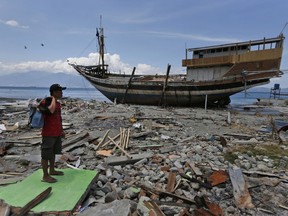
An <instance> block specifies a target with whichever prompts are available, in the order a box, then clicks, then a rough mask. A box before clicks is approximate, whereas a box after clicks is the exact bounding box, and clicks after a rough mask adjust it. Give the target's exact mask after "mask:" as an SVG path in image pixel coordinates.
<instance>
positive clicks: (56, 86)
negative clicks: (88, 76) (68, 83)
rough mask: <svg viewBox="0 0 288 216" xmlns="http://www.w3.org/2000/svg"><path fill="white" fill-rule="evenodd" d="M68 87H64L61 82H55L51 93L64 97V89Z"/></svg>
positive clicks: (57, 96)
mask: <svg viewBox="0 0 288 216" xmlns="http://www.w3.org/2000/svg"><path fill="white" fill-rule="evenodd" d="M65 89H66V87H62V86H61V85H59V84H53V85H51V86H50V95H51V96H54V97H56V99H60V98H62V90H65Z"/></svg>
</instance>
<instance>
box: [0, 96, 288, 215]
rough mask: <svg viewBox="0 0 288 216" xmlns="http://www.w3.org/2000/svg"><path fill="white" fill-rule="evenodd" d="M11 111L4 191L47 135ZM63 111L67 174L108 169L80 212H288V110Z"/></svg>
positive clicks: (74, 107) (101, 107) (105, 106)
mask: <svg viewBox="0 0 288 216" xmlns="http://www.w3.org/2000/svg"><path fill="white" fill-rule="evenodd" d="M12 107H13V108H12ZM12 107H9V106H5V107H4V108H2V109H1V110H0V127H1V133H0V155H1V158H0V179H1V183H0V186H3V187H4V186H5V185H7V184H10V183H11V182H12V181H19V180H21V179H23V178H25V177H26V176H27V175H29V174H31V173H32V172H33V171H34V170H35V169H39V168H41V165H40V144H41V130H39V129H33V128H30V127H29V126H28V125H27V122H28V112H29V111H28V108H27V107H28V106H25V104H24V105H23V104H16V105H15V103H14V105H12ZM15 107H17V108H15ZM62 108H63V109H62V118H63V126H64V128H65V133H66V137H65V139H64V140H63V155H61V156H59V158H58V160H57V166H58V168H67V167H70V168H72V169H89V170H98V171H99V174H98V176H97V178H96V180H95V182H93V183H92V185H91V188H90V189H89V193H88V194H87V196H86V197H85V199H84V200H83V202H82V203H81V204H80V205H79V206H77V208H76V209H75V212H74V213H75V214H77V215H108V214H110V215H119V216H120V215H121V216H125V215H127V216H128V215H135V216H136V215H179V216H180V215H181V216H184V215H271V214H272V215H288V200H287V197H288V192H287V191H288V190H287V189H288V174H287V168H288V145H287V142H286V132H285V131H282V133H281V134H280V133H279V130H278V128H277V127H278V126H277V124H275V122H276V120H281V121H283V122H285V121H288V119H287V118H288V117H287V113H288V112H287V110H286V107H282V108H281V107H277V108H276V107H272V108H271V107H270V108H269V110H270V109H273V110H274V113H271V112H269V114H266V113H265V110H264V109H265V107H263V106H251V107H245V109H244V108H243V110H242V111H239V110H234V109H232V108H227V109H207V110H205V109H202V108H175V107H173V108H172V107H167V108H162V107H156V106H139V105H121V104H112V103H105V102H97V101H83V100H80V99H65V100H63V106H62ZM1 125H2V126H1ZM1 165H2V166H1ZM39 181H40V180H39ZM30 214H31V215H32V214H33V213H30Z"/></svg>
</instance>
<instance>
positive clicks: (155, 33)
mask: <svg viewBox="0 0 288 216" xmlns="http://www.w3.org/2000/svg"><path fill="white" fill-rule="evenodd" d="M146 33H148V34H152V35H153V36H158V37H165V38H168V37H170V38H183V39H189V40H199V41H208V42H221V43H222V42H224V43H234V42H236V41H239V40H238V39H231V38H217V37H207V36H201V35H193V34H182V33H175V32H159V31H146Z"/></svg>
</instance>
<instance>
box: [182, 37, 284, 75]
mask: <svg viewBox="0 0 288 216" xmlns="http://www.w3.org/2000/svg"><path fill="white" fill-rule="evenodd" d="M283 41H284V36H283V35H282V34H281V35H279V36H278V37H276V38H268V39H267V38H264V39H261V40H254V41H246V42H239V43H230V44H224V45H218V46H207V47H199V48H188V49H186V58H185V59H183V60H182V66H183V67H186V68H187V77H186V79H187V81H211V80H219V79H223V78H224V77H231V76H235V75H239V74H240V73H241V72H243V71H265V70H278V71H279V68H280V63H281V56H282V51H283Z"/></svg>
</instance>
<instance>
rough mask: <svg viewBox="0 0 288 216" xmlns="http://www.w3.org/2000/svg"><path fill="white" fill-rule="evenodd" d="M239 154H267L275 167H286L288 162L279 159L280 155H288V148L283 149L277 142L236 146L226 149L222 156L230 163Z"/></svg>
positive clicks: (287, 167)
mask: <svg viewBox="0 0 288 216" xmlns="http://www.w3.org/2000/svg"><path fill="white" fill-rule="evenodd" d="M239 154H247V155H249V156H251V157H252V156H253V157H255V156H260V155H261V156H267V157H268V158H270V159H272V160H274V165H275V166H276V167H279V166H281V168H285V169H288V162H287V161H286V163H284V164H283V162H285V161H284V160H281V158H282V157H284V156H288V149H286V150H284V149H283V148H282V147H281V145H278V144H275V143H273V144H261V145H259V144H258V145H245V146H243V145H242V146H236V147H235V148H233V149H231V150H230V151H228V152H227V153H226V154H225V155H224V158H225V160H226V161H229V162H230V163H234V162H235V160H236V159H237V158H238V155H239Z"/></svg>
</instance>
